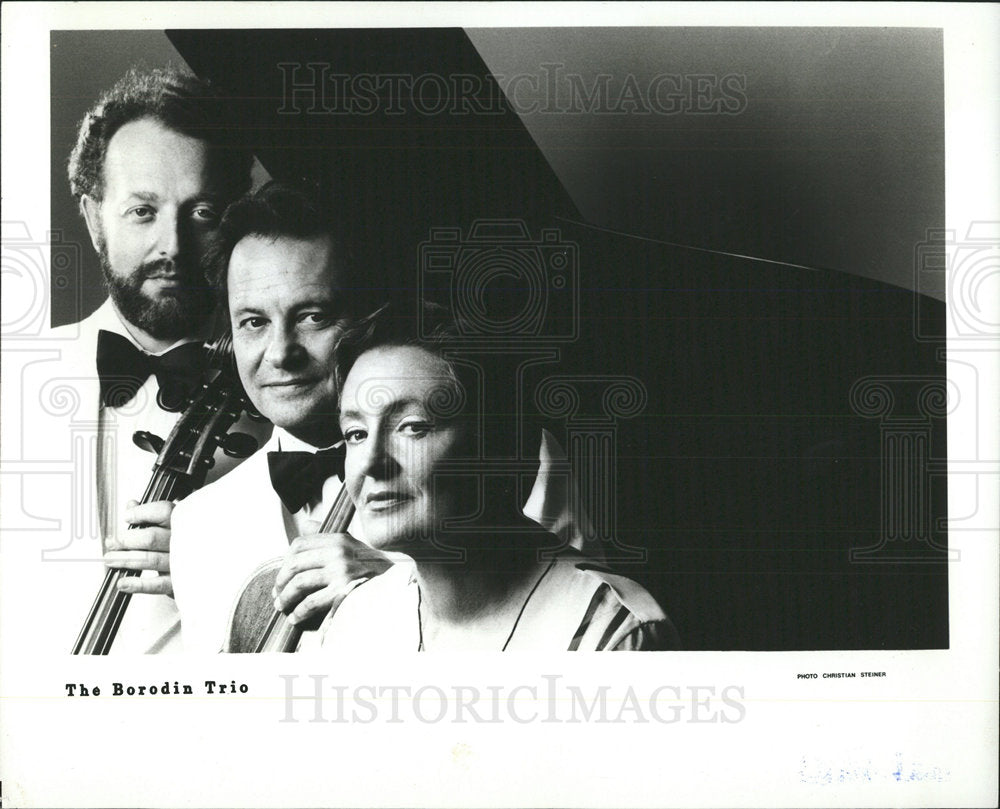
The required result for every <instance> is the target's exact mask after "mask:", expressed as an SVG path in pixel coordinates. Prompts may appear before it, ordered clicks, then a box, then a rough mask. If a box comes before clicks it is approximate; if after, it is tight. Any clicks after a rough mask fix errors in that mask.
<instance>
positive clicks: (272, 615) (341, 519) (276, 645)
mask: <svg viewBox="0 0 1000 809" xmlns="http://www.w3.org/2000/svg"><path fill="white" fill-rule="evenodd" d="M353 517H354V503H353V502H352V501H351V497H350V495H349V494H348V493H347V487H346V486H343V487H341V489H340V491H339V492H338V493H337V498H336V500H334V503H333V505H332V506H331V507H330V511H329V513H327V515H326V518H325V519H324V520H323V523H322V525H321V526H320V528H319V532H318V533H321V534H336V533H343V532H344V531H346V530H347V529H348V527H349V526H350V524H351V520H352V519H353ZM283 561H284V558H283V557H278V558H277V559H271V560H270V561H268V562H265V563H264V564H263V565H261V566H260V567H259V568H257V570H255V571H254V573H253V574H252V575H251V576H250V578H249V579H248V580H247V582H246V584H245V585H244V586H243V589H242V590H241V591H240V595H239V597H238V598H237V601H236V604H235V606H234V608H233V614H232V617H231V619H230V622H229V637H228V641H227V643H226V648H225V649H224V651H226V652H234V653H251V654H261V653H264V652H294V651H296V649H297V648H298V645H299V641H300V640H301V638H302V633H303V631H304V630H308V629H316V628H318V624H317V625H316V626H306V627H303V626H300V625H298V624H293V623H292V622H291V621H289V620H288V617H287V616H286V615H285V614H284V613H282V612H280V611H279V610H276V609H275V608H274V606H273V603H272V599H271V590H272V588H273V587H274V582H275V580H276V579H277V576H278V571H279V570H280V568H281V565H282V562H283ZM361 581H363V580H362V579H357V580H356V581H355V582H352V584H355V583H360V582H361ZM350 589H352V588H351V587H350V586H349V587H348V590H347V591H345V592H344V593H342V594H341V595H340V596H338V600H337V601H336V602H335V603H334V605H333V607H332V609H333V610H335V609H336V608H337V605H338V604H339V602H340V601H341V600H343V598H344V597H345V596H346V595H347V593H348V592H350ZM331 611H332V610H331Z"/></svg>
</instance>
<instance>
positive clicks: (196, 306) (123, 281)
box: [98, 240, 215, 340]
mask: <svg viewBox="0 0 1000 809" xmlns="http://www.w3.org/2000/svg"><path fill="white" fill-rule="evenodd" d="M98 254H99V255H100V259H101V274H102V275H103V276H104V283H105V286H107V288H108V294H110V295H111V300H112V302H113V303H114V305H115V307H116V308H117V309H118V312H119V314H120V315H121V316H122V317H123V318H125V320H127V321H128V322H129V323H131V324H132V325H133V326H136V327H137V328H139V329H141V330H142V331H144V332H146V334H148V335H150V336H151V337H154V338H155V339H157V340H180V339H181V338H184V337H192V336H196V335H197V334H198V333H199V332H200V331H201V330H202V328H203V327H204V326H205V325H206V323H207V322H208V319H209V317H210V316H211V314H212V311H213V310H214V308H215V297H214V294H213V292H212V289H211V287H210V286H209V283H208V281H207V279H206V278H205V273H204V271H202V270H201V269H200V268H194V267H191V266H190V265H188V264H187V263H180V262H174V261H170V260H169V259H162V260H160V261H151V262H147V263H145V264H140V265H139V266H138V267H136V268H135V269H134V270H133V271H132V272H131V273H130V274H129V275H128V276H127V277H125V278H122V277H120V276H118V275H116V274H115V273H114V272H113V271H112V269H111V261H110V259H109V258H108V249H107V245H106V243H105V242H104V241H103V240H101V241H100V243H99V245H98ZM165 272H170V273H171V274H176V275H179V276H180V278H181V280H182V283H181V284H180V286H176V287H172V288H169V289H166V290H163V291H161V293H160V294H159V295H158V296H157V297H155V298H154V297H151V296H149V295H147V294H146V293H145V292H143V291H142V285H143V283H144V282H145V281H146V279H147V278H149V277H151V276H155V275H159V274H161V273H165Z"/></svg>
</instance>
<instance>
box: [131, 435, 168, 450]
mask: <svg viewBox="0 0 1000 809" xmlns="http://www.w3.org/2000/svg"><path fill="white" fill-rule="evenodd" d="M132 443H133V444H135V445H136V446H137V447H138V448H139V449H144V450H146V452H152V453H153V454H154V455H159V454H160V450H162V449H163V439H162V438H160V436H158V435H153V434H152V433H149V432H146V431H145V430H137V431H136V432H134V433H133V434H132Z"/></svg>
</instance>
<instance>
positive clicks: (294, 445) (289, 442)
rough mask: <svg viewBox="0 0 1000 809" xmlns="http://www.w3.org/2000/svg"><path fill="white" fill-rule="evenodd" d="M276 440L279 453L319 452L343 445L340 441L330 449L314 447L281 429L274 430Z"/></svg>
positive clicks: (330, 447)
mask: <svg viewBox="0 0 1000 809" xmlns="http://www.w3.org/2000/svg"><path fill="white" fill-rule="evenodd" d="M274 438H275V440H276V441H277V442H278V452H319V451H320V450H324V449H333V448H334V447H337V446H340V444H341V443H343V442H341V441H338V442H337V443H336V444H331V445H330V446H329V447H314V446H313V445H312V444H307V443H306V442H305V441H303V440H302V439H301V438H296V437H295V436H294V435H292V434H291V433H290V432H288V431H287V430H285V429H283V428H281V427H275V428H274Z"/></svg>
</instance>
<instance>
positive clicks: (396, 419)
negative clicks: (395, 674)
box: [322, 305, 678, 652]
mask: <svg viewBox="0 0 1000 809" xmlns="http://www.w3.org/2000/svg"><path fill="white" fill-rule="evenodd" d="M406 325H407V321H406V319H405V318H400V317H399V316H398V315H394V313H393V312H392V311H391V309H390V308H389V307H384V308H383V309H381V310H379V311H378V312H376V313H375V314H374V315H372V316H370V317H369V318H367V319H366V320H364V321H362V322H361V323H360V324H358V325H357V326H356V327H353V328H351V329H349V330H348V332H347V333H346V334H345V335H344V337H343V338H342V340H341V341H340V343H339V344H338V349H337V366H338V378H339V379H340V381H341V385H340V391H341V393H340V426H341V430H342V432H343V435H344V440H345V443H346V445H347V456H346V461H345V468H346V486H347V488H348V491H349V492H350V495H351V497H352V499H353V500H354V502H355V505H356V507H357V510H358V514H359V517H360V519H361V524H362V526H363V529H364V534H365V539H366V541H367V542H368V543H369V544H370V545H372V547H374V548H377V549H379V550H381V551H396V552H401V553H404V554H406V555H407V556H408V557H410V558H411V559H412V560H413V563H412V564H405V563H402V564H397V565H395V566H394V567H393V568H392V569H390V570H389V571H388V572H386V573H384V574H382V575H381V576H377V577H375V578H373V579H370V580H369V581H367V582H365V583H363V584H361V585H359V586H357V587H356V588H355V589H354V590H353V591H352V592H351V593H350V594H349V595H348V596H347V597H346V598H345V599H344V600H343V601H342V603H341V604H340V605H339V607H338V608H337V609H336V610H335V611H334V612H333V613H331V615H330V616H329V617H328V618H327V620H326V621H325V623H324V627H323V630H322V633H323V642H322V643H323V648H324V649H328V650H333V651H337V652H339V651H357V650H358V649H359V648H364V647H368V648H372V649H379V650H383V651H384V650H386V649H390V650H399V651H406V650H421V651H423V650H435V651H436V650H466V649H468V650H495V651H508V650H528V649H530V650H535V651H555V650H559V649H568V650H583V651H587V650H590V651H596V650H637V649H670V648H677V646H678V643H677V637H676V632H675V631H674V628H673V626H672V625H671V623H670V621H669V619H668V618H667V616H666V615H665V614H664V613H663V611H662V610H661V609H660V607H659V606H658V605H657V604H656V602H655V601H654V600H653V598H652V597H651V596H650V595H649V593H647V592H646V591H645V590H644V589H643V588H642V587H640V586H639V585H638V584H636V583H635V582H633V581H631V580H629V579H626V578H624V577H622V576H618V575H614V574H612V573H611V572H610V571H608V570H607V569H606V568H603V567H601V566H599V565H597V564H595V563H593V562H590V561H588V560H587V559H586V558H585V557H583V556H582V555H580V554H579V553H578V552H576V551H572V550H567V549H560V548H559V547H558V546H559V541H558V539H557V538H556V537H555V536H554V535H552V534H549V533H548V532H546V531H544V530H543V529H542V528H540V527H539V526H538V525H536V524H535V523H533V522H531V521H530V520H528V519H526V518H525V517H524V516H523V515H522V514H520V513H519V510H518V508H517V507H516V506H515V505H513V504H515V503H516V502H517V498H516V496H514V495H513V493H512V492H510V491H509V490H508V489H504V488H502V487H498V486H496V485H493V486H491V485H490V484H491V482H493V483H495V482H496V481H497V480H500V479H501V478H502V479H504V480H506V479H508V478H509V477H510V476H509V475H508V476H506V477H504V476H503V475H497V474H496V470H495V469H494V470H493V471H494V474H492V475H491V474H489V473H490V471H491V468H490V465H489V464H488V463H486V462H484V461H482V460H481V459H480V453H479V451H478V448H479V447H480V445H481V442H480V437H481V436H482V435H484V434H485V433H484V431H485V429H486V428H485V427H484V422H485V419H486V418H488V416H486V417H484V414H483V413H480V412H478V410H479V409H480V408H477V407H475V403H476V401H477V400H476V393H477V392H478V390H479V386H478V385H477V384H476V382H475V373H474V372H475V371H477V370H478V369H476V368H474V367H469V366H466V365H464V364H462V363H460V362H458V361H455V360H449V359H446V354H445V352H446V349H447V348H448V347H449V344H450V345H451V346H452V347H454V345H455V336H456V335H457V334H458V333H459V332H458V331H457V329H456V328H455V326H454V324H453V323H452V322H451V321H450V318H449V317H448V315H447V313H446V312H444V310H442V309H440V308H439V307H433V306H431V305H425V307H424V310H423V318H422V321H421V327H422V332H423V334H425V335H427V334H430V335H431V336H430V337H425V338H422V339H415V338H413V337H412V336H410V334H409V333H408V332H412V330H411V329H407V328H406ZM508 421H509V419H508ZM509 488H513V487H509ZM507 504H510V505H507Z"/></svg>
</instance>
